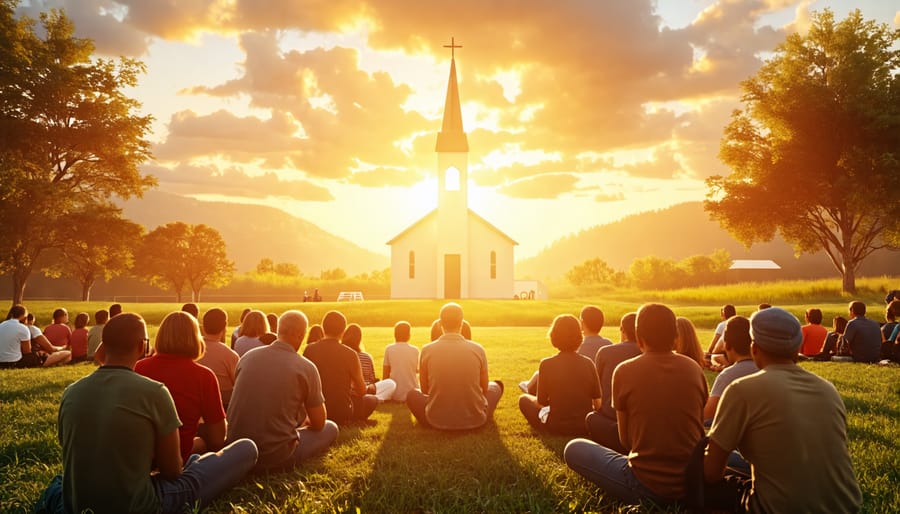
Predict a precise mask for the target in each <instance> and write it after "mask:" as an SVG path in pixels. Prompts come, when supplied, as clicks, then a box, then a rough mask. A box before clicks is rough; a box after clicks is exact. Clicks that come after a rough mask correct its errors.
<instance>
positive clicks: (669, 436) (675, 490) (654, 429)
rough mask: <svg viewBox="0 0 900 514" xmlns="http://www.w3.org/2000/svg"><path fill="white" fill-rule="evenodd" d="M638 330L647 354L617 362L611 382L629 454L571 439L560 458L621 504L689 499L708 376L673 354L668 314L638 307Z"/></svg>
mask: <svg viewBox="0 0 900 514" xmlns="http://www.w3.org/2000/svg"><path fill="white" fill-rule="evenodd" d="M635 330H636V332H637V343H638V346H640V348H641V352H642V353H641V355H640V356H638V357H635V358H633V359H630V360H627V361H625V362H623V363H621V364H619V365H618V366H617V367H616V370H615V371H614V372H613V378H612V395H613V399H612V406H613V408H615V409H616V416H617V418H618V428H619V439H620V441H621V442H622V445H623V446H624V447H625V449H626V450H628V454H627V455H623V454H621V453H619V452H617V451H615V450H612V449H609V448H606V447H604V446H601V445H599V444H597V443H595V442H593V441H590V440H588V439H574V440H572V441H569V443H568V444H567V445H566V448H565V450H564V451H563V457H564V459H565V461H566V464H567V465H568V466H569V467H570V468H572V469H573V470H574V471H575V472H577V473H578V474H580V475H582V476H584V477H585V478H587V479H588V480H590V481H591V482H593V483H595V484H597V485H598V486H600V487H601V488H602V489H603V490H605V491H606V492H607V493H609V495H610V496H611V497H613V498H615V499H618V500H619V501H621V502H623V503H626V504H638V503H641V502H642V501H650V502H653V503H656V504H658V505H668V504H671V503H674V502H676V501H678V500H681V499H684V498H685V497H686V496H687V487H686V486H687V480H686V479H685V469H686V467H687V465H688V463H689V462H690V460H691V457H692V456H693V454H694V450H695V448H696V447H697V445H698V444H699V443H700V440H701V438H702V437H703V405H704V404H705V403H706V397H707V386H706V378H705V376H704V375H703V370H702V369H701V368H700V366H698V365H697V363H696V362H694V361H693V360H691V359H690V358H688V357H685V356H684V355H681V354H678V353H675V352H673V351H672V350H673V348H674V347H675V336H676V332H677V329H676V327H675V314H674V313H673V312H672V310H671V309H669V308H668V307H666V306H665V305H661V304H653V303H650V304H645V305H643V306H641V308H640V309H639V310H638V313H637V319H636V323H635ZM601 352H602V351H601Z"/></svg>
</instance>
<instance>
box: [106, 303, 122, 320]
mask: <svg viewBox="0 0 900 514" xmlns="http://www.w3.org/2000/svg"><path fill="white" fill-rule="evenodd" d="M119 314H122V304H121V303H114V304H112V305H110V306H109V317H110V318H114V317H116V316H118V315H119Z"/></svg>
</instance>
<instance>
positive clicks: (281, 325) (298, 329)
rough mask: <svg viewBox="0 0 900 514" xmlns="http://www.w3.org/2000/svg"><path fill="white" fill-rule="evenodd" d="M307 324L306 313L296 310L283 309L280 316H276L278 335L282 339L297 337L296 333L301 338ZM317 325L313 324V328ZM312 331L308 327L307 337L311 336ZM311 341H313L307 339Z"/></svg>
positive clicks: (304, 333)
mask: <svg viewBox="0 0 900 514" xmlns="http://www.w3.org/2000/svg"><path fill="white" fill-rule="evenodd" d="M308 326H309V319H308V318H307V317H306V314H303V313H302V312H300V311H298V310H289V311H285V312H284V313H283V314H282V315H281V317H280V318H278V337H279V338H284V339H291V338H294V337H297V336H298V335H299V336H300V338H301V339H302V338H303V336H304V335H306V327H308ZM316 326H317V325H313V328H314V327H316ZM312 335H313V331H312V328H310V331H309V337H310V338H312ZM309 342H313V341H309Z"/></svg>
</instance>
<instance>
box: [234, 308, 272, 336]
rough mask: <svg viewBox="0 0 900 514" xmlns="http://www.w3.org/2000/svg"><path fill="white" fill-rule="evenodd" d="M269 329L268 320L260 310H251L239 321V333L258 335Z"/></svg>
mask: <svg viewBox="0 0 900 514" xmlns="http://www.w3.org/2000/svg"><path fill="white" fill-rule="evenodd" d="M268 331H269V322H268V320H266V315H265V314H263V312H262V311H258V310H251V311H250V312H248V313H247V315H246V316H244V321H242V322H241V335H242V336H247V337H259V336H261V335H263V334H265V333H266V332H268Z"/></svg>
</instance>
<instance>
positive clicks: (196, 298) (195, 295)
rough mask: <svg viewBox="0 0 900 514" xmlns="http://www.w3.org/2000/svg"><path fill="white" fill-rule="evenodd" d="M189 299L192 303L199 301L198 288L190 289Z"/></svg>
mask: <svg viewBox="0 0 900 514" xmlns="http://www.w3.org/2000/svg"><path fill="white" fill-rule="evenodd" d="M191 301H192V302H194V303H199V302H200V290H199V289H193V290H191Z"/></svg>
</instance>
